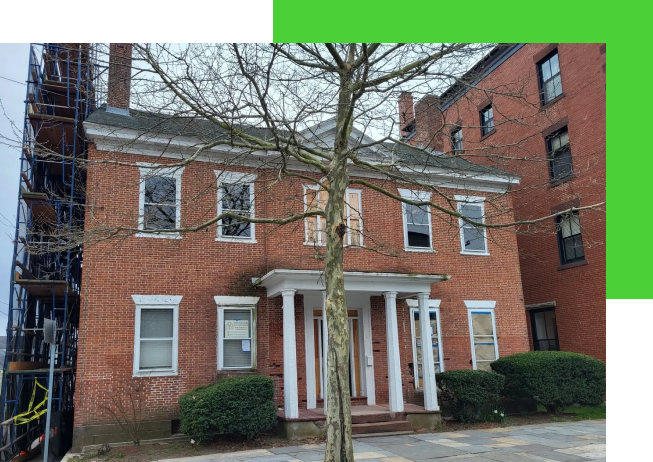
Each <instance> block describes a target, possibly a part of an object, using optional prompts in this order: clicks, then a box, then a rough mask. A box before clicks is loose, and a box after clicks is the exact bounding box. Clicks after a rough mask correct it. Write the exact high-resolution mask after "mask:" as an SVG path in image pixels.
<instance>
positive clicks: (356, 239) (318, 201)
mask: <svg viewBox="0 0 653 462" xmlns="http://www.w3.org/2000/svg"><path fill="white" fill-rule="evenodd" d="M328 199H329V193H328V192H327V191H325V190H324V189H317V187H306V190H305V193H304V201H305V204H306V211H307V212H310V211H312V210H325V209H326V204H327V201H328ZM343 219H344V220H345V224H346V225H347V234H346V236H345V238H344V240H345V245H357V246H361V245H363V217H362V213H361V191H359V190H352V189H348V190H347V191H346V193H345V210H344V217H343ZM306 242H307V243H309V244H317V245H326V219H325V217H322V216H312V217H307V218H306Z"/></svg>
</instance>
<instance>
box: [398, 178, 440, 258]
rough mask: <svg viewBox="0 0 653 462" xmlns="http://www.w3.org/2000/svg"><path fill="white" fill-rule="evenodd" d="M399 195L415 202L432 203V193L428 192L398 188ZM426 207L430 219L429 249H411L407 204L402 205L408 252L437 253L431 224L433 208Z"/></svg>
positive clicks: (405, 245)
mask: <svg viewBox="0 0 653 462" xmlns="http://www.w3.org/2000/svg"><path fill="white" fill-rule="evenodd" d="M398 191H399V195H400V196H401V197H403V198H404V199H409V200H414V201H430V200H431V193H430V192H428V191H412V190H410V189H402V188H398ZM425 207H426V214H427V216H428V219H429V244H430V246H429V247H411V246H409V245H408V221H407V219H406V203H405V202H402V203H401V215H402V219H403V223H404V250H405V251H407V252H427V253H435V250H434V249H433V227H432V224H431V207H430V206H428V205H427V206H425Z"/></svg>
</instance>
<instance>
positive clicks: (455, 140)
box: [451, 127, 463, 153]
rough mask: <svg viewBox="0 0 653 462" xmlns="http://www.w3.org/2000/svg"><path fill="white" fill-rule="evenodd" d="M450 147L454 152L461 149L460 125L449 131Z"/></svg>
mask: <svg viewBox="0 0 653 462" xmlns="http://www.w3.org/2000/svg"><path fill="white" fill-rule="evenodd" d="M451 149H452V150H453V152H454V153H459V152H462V150H463V129H462V128H460V127H459V128H456V129H454V130H452V131H451Z"/></svg>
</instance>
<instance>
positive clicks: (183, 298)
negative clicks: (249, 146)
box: [74, 47, 528, 447]
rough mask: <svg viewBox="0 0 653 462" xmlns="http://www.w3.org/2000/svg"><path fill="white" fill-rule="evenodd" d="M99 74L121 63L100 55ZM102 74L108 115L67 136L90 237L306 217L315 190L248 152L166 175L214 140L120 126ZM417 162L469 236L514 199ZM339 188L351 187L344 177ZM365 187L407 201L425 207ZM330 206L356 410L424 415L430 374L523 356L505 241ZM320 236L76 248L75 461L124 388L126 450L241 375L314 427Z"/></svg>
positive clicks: (189, 237)
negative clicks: (211, 386)
mask: <svg viewBox="0 0 653 462" xmlns="http://www.w3.org/2000/svg"><path fill="white" fill-rule="evenodd" d="M113 51H114V52H115V53H122V57H123V58H124V57H125V56H127V55H128V53H130V50H129V48H128V47H126V48H119V47H114V48H113ZM113 59H114V61H113V63H116V62H120V61H115V59H116V55H115V54H114V56H113ZM112 69H113V71H112V73H111V78H112V79H113V82H110V83H109V91H110V92H111V91H112V89H113V91H115V92H116V93H114V94H113V95H112V96H111V97H110V99H109V101H110V103H111V105H110V106H108V107H103V108H100V109H98V110H96V111H95V112H94V113H93V114H91V116H89V117H88V119H87V120H86V121H85V122H84V130H85V132H86V135H87V137H88V139H89V140H90V143H91V144H90V147H89V151H88V158H89V160H90V162H91V163H90V165H89V168H88V172H87V188H86V204H87V214H86V220H85V226H86V229H87V231H88V232H89V233H93V232H94V231H97V230H99V229H101V228H102V227H103V226H110V227H117V226H131V227H137V226H138V227H139V229H142V230H143V231H147V229H148V227H159V228H160V227H162V226H164V227H165V226H168V225H170V226H171V227H185V226H192V225H196V224H198V223H201V222H203V221H205V220H208V219H210V218H211V217H214V216H216V213H220V212H221V211H222V210H225V209H230V210H239V211H241V212H247V213H250V214H253V215H254V216H257V217H258V216H261V217H284V216H288V215H289V214H293V213H301V212H302V211H303V210H305V208H307V207H315V206H319V204H321V203H322V202H323V200H324V197H323V196H322V194H323V193H324V191H318V190H317V189H316V188H315V184H314V183H311V182H310V181H305V180H302V179H298V178H296V177H295V178H292V177H286V178H282V179H281V180H279V179H278V176H277V174H278V171H276V170H275V169H274V168H262V167H261V166H260V160H258V159H260V155H258V156H257V153H254V154H248V155H247V156H239V157H238V160H237V162H235V161H234V153H233V152H229V151H227V150H224V149H220V148H219V147H216V148H213V149H211V150H210V151H208V152H207V153H205V154H203V155H202V156H200V158H198V159H197V160H196V161H194V162H191V163H189V164H187V165H185V166H184V167H183V168H181V167H171V165H173V164H175V163H177V162H178V161H179V159H181V158H183V157H184V156H186V155H188V154H189V153H190V152H192V146H193V145H196V144H197V142H198V141H201V140H202V139H206V138H210V137H215V136H220V133H219V131H218V132H216V130H217V129H216V127H215V126H214V125H212V124H210V123H207V122H206V121H202V120H185V119H168V118H166V117H165V116H162V115H159V114H150V113H143V112H138V111H134V110H130V109H129V97H128V95H129V92H128V91H124V90H125V85H124V83H125V81H126V80H128V75H129V74H128V73H127V74H126V73H125V72H124V70H123V72H120V69H121V68H120V66H118V65H117V66H115V67H112ZM116 81H118V82H120V84H115V82H116ZM333 130H334V124H333V123H331V122H330V121H326V122H324V123H322V124H320V126H319V127H315V128H314V130H312V132H313V136H320V137H322V139H328V138H329V136H332V134H333ZM358 137H360V133H354V134H352V139H357V140H358V139H359V138H358ZM357 142H360V141H357ZM389 153H392V155H394V156H398V157H399V158H400V159H402V162H404V163H405V164H406V165H409V166H410V165H412V166H419V167H420V168H423V167H424V153H423V151H421V150H416V149H411V148H408V147H405V146H401V145H387V144H386V145H384V146H383V147H382V148H380V150H378V151H370V152H369V155H370V156H385V155H390V154H389ZM259 154H260V153H259ZM428 159H429V162H432V163H431V164H430V167H432V169H431V173H430V176H429V179H430V181H433V182H434V183H436V184H439V185H444V186H443V188H445V189H446V190H447V192H448V193H449V194H451V195H452V196H455V197H456V201H457V202H458V207H459V210H461V211H463V212H464V213H469V214H470V216H474V217H477V219H482V217H483V215H484V209H483V207H484V203H485V202H484V199H488V200H489V199H490V198H491V199H492V200H493V204H498V205H500V206H501V207H502V208H503V209H504V210H506V211H507V212H505V213H503V214H494V215H492V217H491V218H489V219H491V220H493V221H494V222H505V223H509V222H512V220H514V217H513V215H512V207H513V206H512V202H511V201H512V198H511V195H505V194H504V193H505V191H506V190H508V189H509V188H510V187H511V186H515V185H517V184H518V183H519V181H518V180H517V179H516V178H515V176H514V175H511V174H508V173H505V172H504V171H502V170H500V169H496V168H493V167H489V166H484V165H480V164H478V163H472V162H468V161H465V160H463V159H460V158H455V157H448V156H428ZM105 161H107V162H105ZM115 161H119V163H116V162H115ZM301 167H302V166H301V165H295V166H293V165H291V166H290V168H297V169H300V168H301ZM304 170H305V168H304ZM304 174H305V175H308V176H311V177H315V178H319V176H318V174H317V173H312V172H305V173H304ZM351 175H352V177H354V178H355V177H356V176H357V175H360V176H365V173H364V172H362V171H361V172H358V171H356V170H355V169H352V173H351ZM366 179H367V180H368V181H370V182H372V183H374V184H377V185H379V186H383V187H385V188H390V190H392V191H394V192H395V193H397V194H402V195H406V196H407V197H413V198H418V197H425V196H428V193H426V192H424V191H412V190H410V188H408V187H407V186H405V185H400V184H390V185H389V183H388V182H387V180H384V179H381V178H374V177H366ZM461 179H462V180H461ZM216 181H217V182H216ZM207 185H213V187H207ZM234 185H238V187H234ZM463 186H464V187H463ZM433 200H434V201H435V200H438V201H439V199H436V198H433ZM347 204H348V209H347V219H348V224H349V226H348V229H349V230H348V233H347V235H346V236H345V243H346V244H348V245H349V248H347V249H346V250H345V271H346V274H345V288H346V292H347V293H346V295H347V307H348V310H349V316H350V319H349V325H350V332H351V334H352V335H351V339H352V340H351V347H350V356H351V364H350V379H351V393H352V396H353V398H352V399H353V402H354V403H355V404H359V405H370V406H372V405H377V406H385V408H386V409H387V410H388V411H392V412H400V413H401V412H404V413H406V414H410V413H411V412H414V413H419V412H432V413H436V412H437V411H438V409H439V408H438V404H437V396H436V390H435V377H434V373H435V372H436V371H438V370H440V371H441V370H450V369H461V368H467V369H469V368H477V369H488V368H489V363H490V362H491V361H492V360H493V359H495V358H496V357H498V356H505V355H509V354H513V353H517V352H522V351H526V350H528V335H527V327H526V319H525V318H524V300H523V294H522V283H521V280H522V279H521V274H520V267H519V258H518V254H517V253H516V251H515V249H516V246H517V239H516V237H515V235H514V233H513V232H511V231H509V230H508V231H505V232H501V231H498V232H495V233H493V234H492V238H491V239H489V238H488V236H487V234H486V233H485V232H483V231H478V230H476V229H469V227H465V226H461V228H459V226H458V223H455V224H454V225H453V226H452V224H451V223H450V221H449V220H443V219H435V218H433V217H435V216H436V215H435V214H431V211H430V210H422V209H419V208H417V207H413V206H408V205H405V204H404V205H402V203H400V202H398V201H395V200H392V199H390V198H388V197H387V196H385V195H383V194H381V193H379V192H377V191H374V190H372V189H369V188H364V187H360V188H359V187H354V186H352V187H351V189H349V190H348V192H347ZM479 217H480V218H479ZM321 220H322V219H319V218H313V219H306V220H302V221H299V222H296V223H294V224H290V225H285V226H282V227H279V226H276V225H270V224H252V225H248V226H245V225H243V224H238V223H234V222H227V221H223V222H220V223H217V226H212V227H209V228H207V229H203V230H201V231H198V232H190V233H183V234H179V235H171V234H161V235H153V234H148V233H147V232H143V233H137V234H135V235H130V236H129V237H124V238H117V239H112V240H99V241H98V242H94V243H92V244H90V245H87V246H86V247H85V251H84V273H83V281H82V293H81V301H82V302H81V303H82V305H81V310H80V329H79V347H78V356H77V377H76V393H75V423H74V425H75V446H77V447H78V446H82V445H85V444H91V443H97V442H103V441H111V440H112V439H115V438H117V437H116V435H115V430H111V424H112V420H111V418H110V415H109V414H108V412H107V410H106V407H107V406H110V405H111V402H112V398H113V397H115V396H120V395H121V393H124V390H125V387H128V386H131V385H130V384H133V383H134V382H137V383H138V384H139V387H142V389H143V396H144V399H145V407H144V417H145V419H146V420H147V421H148V422H149V424H148V426H145V427H143V428H144V429H146V430H147V431H146V434H145V435H144V436H143V438H148V437H153V436H162V435H165V434H166V433H167V434H169V433H170V431H171V425H172V424H171V422H174V420H175V419H177V418H178V416H179V415H178V407H177V399H178V397H179V396H180V395H181V394H183V393H185V392H187V391H189V390H190V389H192V388H193V387H196V386H198V385H203V384H208V383H212V382H214V381H216V379H217V378H220V377H223V376H227V375H234V374H242V373H252V372H256V373H260V374H265V375H268V376H270V377H272V378H273V379H274V381H275V384H276V401H277V404H278V405H279V406H280V409H281V410H280V413H281V416H282V417H284V418H285V419H290V420H292V419H297V418H302V417H305V416H307V415H308V416H309V420H311V419H313V420H315V419H317V417H316V416H319V415H321V414H322V413H323V411H322V410H321V408H322V407H324V405H325V404H326V405H328V403H324V400H323V397H324V396H323V390H324V380H323V376H324V361H323V358H324V354H323V353H324V351H325V349H326V339H327V338H328V335H327V332H326V326H325V323H324V322H323V321H324V318H323V301H324V295H323V291H324V282H323V279H322V278H321V275H320V271H321V270H322V269H323V263H322V261H321V260H320V259H319V258H318V257H317V255H318V254H319V252H320V249H321V247H320V245H321V241H322V234H321V231H320V230H321V228H322V226H323V221H321ZM456 221H457V220H456ZM90 235H92V234H90ZM369 249H382V250H383V252H372V251H370V250H369ZM420 318H421V319H422V320H427V319H428V321H424V322H421V323H420V322H419V320H420ZM429 338H430V340H429ZM422 341H423V342H424V344H429V343H432V344H433V349H430V348H429V349H427V350H425V353H424V357H425V361H424V368H423V369H424V370H422V365H421V347H420V345H421V343H422ZM431 358H432V361H430V359H431ZM300 410H302V412H301V413H300ZM112 433H113V435H112Z"/></svg>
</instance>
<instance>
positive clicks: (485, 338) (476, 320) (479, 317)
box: [465, 300, 499, 371]
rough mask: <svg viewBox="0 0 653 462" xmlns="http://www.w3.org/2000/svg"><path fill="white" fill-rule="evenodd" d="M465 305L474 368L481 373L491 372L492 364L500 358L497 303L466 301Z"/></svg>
mask: <svg viewBox="0 0 653 462" xmlns="http://www.w3.org/2000/svg"><path fill="white" fill-rule="evenodd" d="M465 305H466V306H467V317H468V321H469V338H470V340H471V345H472V366H473V367H474V369H478V370H481V371H491V370H492V368H491V367H490V364H491V363H492V361H495V360H496V359H498V358H499V346H498V344H497V329H496V322H495V318H494V307H495V305H496V302H494V301H475V300H465Z"/></svg>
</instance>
